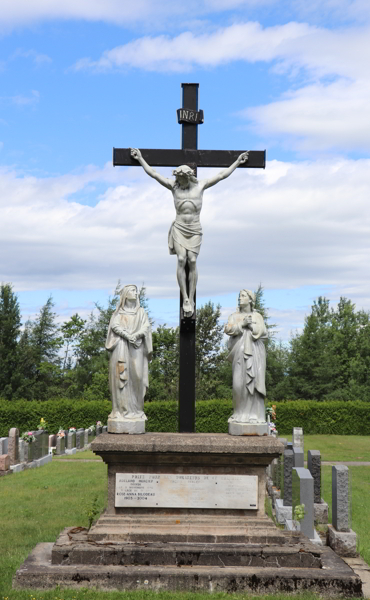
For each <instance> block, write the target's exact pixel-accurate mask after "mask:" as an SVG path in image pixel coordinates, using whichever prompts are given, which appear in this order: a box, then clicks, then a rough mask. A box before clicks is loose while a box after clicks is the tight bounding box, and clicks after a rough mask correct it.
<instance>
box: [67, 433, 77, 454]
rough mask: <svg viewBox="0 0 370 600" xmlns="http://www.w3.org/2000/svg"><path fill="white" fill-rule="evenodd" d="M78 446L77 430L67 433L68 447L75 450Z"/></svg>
mask: <svg viewBox="0 0 370 600" xmlns="http://www.w3.org/2000/svg"><path fill="white" fill-rule="evenodd" d="M73 448H76V432H75V431H70V432H69V433H68V435H67V449H68V450H73Z"/></svg>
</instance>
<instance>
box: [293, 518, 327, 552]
mask: <svg viewBox="0 0 370 600" xmlns="http://www.w3.org/2000/svg"><path fill="white" fill-rule="evenodd" d="M285 529H286V530H287V531H295V532H301V524H300V523H297V522H296V521H292V520H291V519H287V520H286V521H285ZM308 539H309V540H310V542H311V543H312V544H317V545H318V546H322V545H323V543H322V539H321V537H320V536H319V534H318V533H317V531H316V529H314V530H313V536H312V538H308Z"/></svg>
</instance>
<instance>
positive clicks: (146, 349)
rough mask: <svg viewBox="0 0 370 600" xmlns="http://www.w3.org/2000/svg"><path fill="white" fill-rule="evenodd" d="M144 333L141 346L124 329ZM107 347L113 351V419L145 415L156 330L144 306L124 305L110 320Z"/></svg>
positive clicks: (110, 385) (110, 367)
mask: <svg viewBox="0 0 370 600" xmlns="http://www.w3.org/2000/svg"><path fill="white" fill-rule="evenodd" d="M123 330H125V331H126V332H127V333H128V334H130V335H133V334H136V335H138V334H139V335H142V336H143V337H140V338H138V340H137V344H139V347H138V348H135V346H134V345H133V344H131V343H129V342H128V341H127V340H125V339H124V338H123V337H122V336H121V335H120V333H122V332H123ZM105 347H106V349H107V350H109V352H110V353H111V356H110V361H109V387H110V391H111V396H112V413H111V414H110V415H109V417H110V418H111V419H114V418H120V417H121V418H122V417H124V418H125V419H142V420H146V416H145V414H144V412H143V408H144V396H145V393H146V389H147V387H148V385H149V381H148V362H149V361H150V360H151V355H152V333H151V328H150V323H149V320H148V316H147V314H146V312H145V310H144V309H143V308H141V307H140V308H136V309H134V310H130V309H127V308H120V309H119V310H118V311H116V312H115V313H114V314H113V316H112V318H111V321H110V323H109V329H108V336H107V341H106V344H105Z"/></svg>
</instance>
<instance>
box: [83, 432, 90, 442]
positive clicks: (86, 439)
mask: <svg viewBox="0 0 370 600" xmlns="http://www.w3.org/2000/svg"><path fill="white" fill-rule="evenodd" d="M89 431H90V429H85V433H84V446H87V445H88V443H89Z"/></svg>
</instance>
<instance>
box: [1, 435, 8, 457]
mask: <svg viewBox="0 0 370 600" xmlns="http://www.w3.org/2000/svg"><path fill="white" fill-rule="evenodd" d="M2 454H8V438H7V437H2V438H0V455H2Z"/></svg>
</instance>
